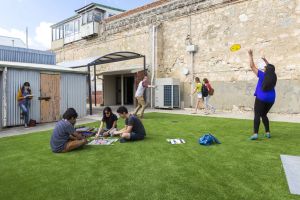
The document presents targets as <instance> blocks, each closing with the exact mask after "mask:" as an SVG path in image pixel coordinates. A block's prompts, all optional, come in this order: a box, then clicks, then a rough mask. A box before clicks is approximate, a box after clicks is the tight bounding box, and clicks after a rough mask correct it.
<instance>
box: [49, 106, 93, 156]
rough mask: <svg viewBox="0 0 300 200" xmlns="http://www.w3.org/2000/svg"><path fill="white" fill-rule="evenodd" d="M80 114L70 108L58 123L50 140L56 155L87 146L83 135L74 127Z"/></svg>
mask: <svg viewBox="0 0 300 200" xmlns="http://www.w3.org/2000/svg"><path fill="white" fill-rule="evenodd" d="M77 117H78V114H77V112H76V110H75V109H74V108H68V109H67V110H66V112H65V113H64V114H63V119H62V120H60V121H59V122H57V123H56V126H55V128H54V130H53V134H52V137H51V140H50V146H51V149H52V151H53V152H54V153H65V152H69V151H72V150H74V149H77V148H79V147H82V146H84V145H85V144H87V140H86V139H85V137H84V136H83V135H81V134H80V133H77V132H76V131H75V128H74V125H75V123H76V119H77Z"/></svg>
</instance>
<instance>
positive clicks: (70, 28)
mask: <svg viewBox="0 0 300 200" xmlns="http://www.w3.org/2000/svg"><path fill="white" fill-rule="evenodd" d="M70 35H74V21H72V22H68V23H66V24H65V37H68V36H70Z"/></svg>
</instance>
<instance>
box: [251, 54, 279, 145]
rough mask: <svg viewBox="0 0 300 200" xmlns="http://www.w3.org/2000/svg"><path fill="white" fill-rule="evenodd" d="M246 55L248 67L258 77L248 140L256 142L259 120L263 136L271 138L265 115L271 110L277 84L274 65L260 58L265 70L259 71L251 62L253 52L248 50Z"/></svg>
mask: <svg viewBox="0 0 300 200" xmlns="http://www.w3.org/2000/svg"><path fill="white" fill-rule="evenodd" d="M248 53H249V59H250V67H251V69H252V71H253V72H254V73H255V75H256V76H257V77H258V82H257V85H256V90H255V93H254V96H256V98H255V103H254V134H253V135H252V136H251V138H250V139H251V140H256V139H257V138H258V130H259V125H260V118H261V119H262V121H263V124H264V126H265V131H266V134H265V136H266V137H267V138H271V134H270V127H269V119H268V117H267V114H268V112H269V111H270V109H271V108H272V106H273V104H274V102H275V98H276V92H275V86H276V82H277V76H276V74H275V67H274V65H272V64H269V62H268V61H267V60H266V59H265V58H262V59H263V60H264V61H265V63H266V66H265V70H264V71H261V70H259V69H257V67H256V66H255V64H254V61H253V51H252V50H249V52H248Z"/></svg>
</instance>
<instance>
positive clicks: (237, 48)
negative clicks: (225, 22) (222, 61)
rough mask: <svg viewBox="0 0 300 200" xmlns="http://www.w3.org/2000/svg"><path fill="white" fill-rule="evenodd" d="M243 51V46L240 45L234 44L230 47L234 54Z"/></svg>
mask: <svg viewBox="0 0 300 200" xmlns="http://www.w3.org/2000/svg"><path fill="white" fill-rule="evenodd" d="M240 49H241V45H240V44H233V45H232V46H231V47H230V51H232V52H235V51H238V50H240Z"/></svg>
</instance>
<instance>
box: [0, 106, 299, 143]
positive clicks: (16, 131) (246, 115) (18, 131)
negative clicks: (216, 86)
mask: <svg viewBox="0 0 300 200" xmlns="http://www.w3.org/2000/svg"><path fill="white" fill-rule="evenodd" d="M116 109H117V106H112V110H114V111H115V110H116ZM102 110H103V107H102V108H94V109H93V113H95V114H94V115H88V116H86V117H84V118H82V119H78V120H77V123H76V125H81V124H86V123H91V122H95V121H98V120H100V114H101V113H102ZM128 110H129V111H133V107H132V106H128ZM192 111H193V109H190V108H187V109H184V110H164V109H150V108H149V109H146V113H151V112H158V113H171V114H180V115H193V116H206V117H219V118H232V119H250V120H252V119H253V115H254V114H253V112H221V111H217V112H216V113H215V114H210V115H204V114H203V112H199V114H191V113H192ZM101 115H102V114H101ZM268 116H269V119H270V121H280V122H293V123H300V114H289V115H288V114H276V113H270V114H269V115H268ZM54 126H55V123H46V124H39V125H37V126H36V127H32V128H28V129H25V128H24V127H14V128H6V129H3V130H0V138H2V137H9V136H15V135H23V134H28V133H35V132H41V131H47V130H50V129H53V127H54Z"/></svg>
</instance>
